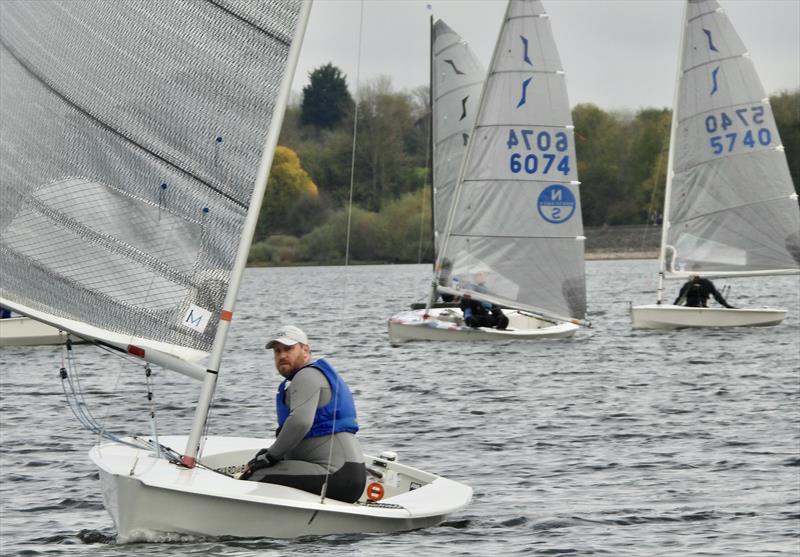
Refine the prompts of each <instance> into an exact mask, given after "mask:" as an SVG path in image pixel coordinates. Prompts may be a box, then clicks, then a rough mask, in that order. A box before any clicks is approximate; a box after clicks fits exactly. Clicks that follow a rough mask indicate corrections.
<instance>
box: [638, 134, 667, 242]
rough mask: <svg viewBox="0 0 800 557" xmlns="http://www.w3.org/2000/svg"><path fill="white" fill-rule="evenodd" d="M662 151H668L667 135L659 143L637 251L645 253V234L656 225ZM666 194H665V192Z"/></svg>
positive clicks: (662, 217)
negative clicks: (640, 240) (643, 227)
mask: <svg viewBox="0 0 800 557" xmlns="http://www.w3.org/2000/svg"><path fill="white" fill-rule="evenodd" d="M664 151H669V134H667V135H666V137H665V138H664V140H663V141H662V143H661V150H660V151H659V153H658V159H656V172H655V175H654V176H653V187H652V188H651V189H650V205H649V206H648V208H647V223H646V225H645V233H644V234H642V242H641V245H640V248H639V251H641V252H644V251H645V243H646V241H647V232H648V231H649V229H650V226H651V225H655V224H657V223H656V218H655V217H656V215H657V212H656V211H657V209H656V194H657V193H658V186H659V183H660V180H659V178H660V177H661V167H662V166H663V164H664ZM666 171H667V172H669V171H670V169H669V168H667V169H666ZM665 193H666V192H665ZM662 206H663V204H662ZM666 217H667V215H662V216H661V226H664V219H666Z"/></svg>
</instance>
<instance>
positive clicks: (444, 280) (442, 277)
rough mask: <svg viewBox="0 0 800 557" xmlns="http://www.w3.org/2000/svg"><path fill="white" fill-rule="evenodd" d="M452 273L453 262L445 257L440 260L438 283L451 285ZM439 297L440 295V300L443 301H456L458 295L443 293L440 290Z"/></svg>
mask: <svg viewBox="0 0 800 557" xmlns="http://www.w3.org/2000/svg"><path fill="white" fill-rule="evenodd" d="M452 273H453V262H452V261H450V260H449V259H447V258H445V260H444V261H442V271H441V273H439V284H440V285H442V286H452V285H453V281H452V279H451V275H452ZM439 297H441V298H442V301H443V302H445V303H451V302H457V301H458V296H456V295H454V294H445V293H443V292H441V293H439Z"/></svg>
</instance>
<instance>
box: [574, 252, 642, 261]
mask: <svg viewBox="0 0 800 557" xmlns="http://www.w3.org/2000/svg"><path fill="white" fill-rule="evenodd" d="M584 259H586V261H611V260H616V259H658V250H647V251H614V250H598V251H587V252H586V253H585V254H584Z"/></svg>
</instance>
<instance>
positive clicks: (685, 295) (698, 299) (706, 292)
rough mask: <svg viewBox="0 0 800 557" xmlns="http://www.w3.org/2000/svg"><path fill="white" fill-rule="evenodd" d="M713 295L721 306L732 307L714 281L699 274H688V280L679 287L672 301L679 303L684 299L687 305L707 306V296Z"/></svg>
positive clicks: (674, 303)
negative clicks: (679, 289) (676, 295)
mask: <svg viewBox="0 0 800 557" xmlns="http://www.w3.org/2000/svg"><path fill="white" fill-rule="evenodd" d="M709 296H714V299H715V300H716V301H717V302H718V303H719V304H720V305H722V306H724V307H726V308H729V309H734V307H733V306H732V305H730V304H729V303H728V302H727V301H725V298H723V297H722V294H720V293H719V291H718V290H717V287H716V286H714V283H713V282H711V281H710V280H708V279H707V278H702V277H701V276H700V275H690V276H689V280H688V281H686V283H685V284H684V285H683V286H682V287H681V291H680V292H679V293H678V297H677V298H675V301H674V302H672V303H673V305H676V306H677V305H680V302H681V301H682V300H685V302H686V303H685V304H684V305H686V306H687V307H692V308H704V307H708V297H709Z"/></svg>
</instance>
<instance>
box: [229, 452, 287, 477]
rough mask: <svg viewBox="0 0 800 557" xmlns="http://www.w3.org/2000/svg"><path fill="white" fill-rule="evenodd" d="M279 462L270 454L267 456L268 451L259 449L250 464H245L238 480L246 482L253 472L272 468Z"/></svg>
mask: <svg viewBox="0 0 800 557" xmlns="http://www.w3.org/2000/svg"><path fill="white" fill-rule="evenodd" d="M278 462H280V459H277V458H275V457H274V456H272V455H271V454H269V450H268V449H261V450H260V451H258V452H257V453H256V456H254V457H253V458H252V459H251V460H250V462H248V463H247V467H246V468H245V469H244V472H242V475H241V476H240V477H239V479H240V480H246V479H248V478H249V477H250V476H252V475H253V473H254V472H256V471H257V470H261V469H262V468H269V467H270V466H274V465H275V464H277V463H278Z"/></svg>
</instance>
